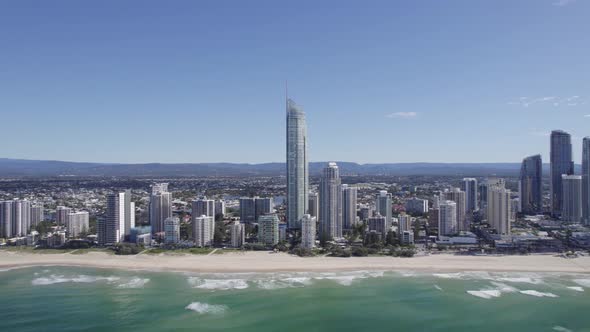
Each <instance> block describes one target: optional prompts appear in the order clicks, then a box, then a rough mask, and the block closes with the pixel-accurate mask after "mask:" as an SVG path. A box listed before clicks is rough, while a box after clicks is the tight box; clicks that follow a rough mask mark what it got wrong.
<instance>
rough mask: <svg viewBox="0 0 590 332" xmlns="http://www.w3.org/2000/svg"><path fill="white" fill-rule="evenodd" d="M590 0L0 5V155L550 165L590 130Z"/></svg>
mask: <svg viewBox="0 0 590 332" xmlns="http://www.w3.org/2000/svg"><path fill="white" fill-rule="evenodd" d="M589 17H590V1H588V0H577V1H573V0H518V1H516V0H478V1H473V0H448V1H432V0H431V1H426V0H412V1H409V0H404V1H397V0H383V1H381V0H370V1H347V0H337V1H334V0H323V1H315V0H299V1H279V0H268V1H259V0H252V1H238V0H235V1H229V0H212V1H207V0H199V1H188V0H187V1H179V0H171V1H151V0H141V1H139V0H135V1H133V0H127V1H120V0H101V1H77V0H57V1H40V0H37V1H30V0H4V1H1V2H0V128H1V129H0V157H4V158H24V159H48V160H68V161H93V162H121V163H144V162H162V163H193V162H239V163H260V162H281V161H284V159H285V93H286V92H285V82H288V83H287V84H288V94H289V97H290V98H292V99H294V100H295V101H296V102H297V103H298V104H299V105H301V106H302V107H303V109H304V110H305V112H306V115H307V124H308V141H309V159H310V160H312V161H328V160H337V161H351V162H359V163H385V162H386V163H396V162H520V161H521V160H522V158H523V157H525V156H528V155H532V154H537V153H540V154H542V156H543V161H544V162H548V161H549V154H548V152H549V136H548V135H549V132H550V131H551V130H552V129H562V130H565V131H567V132H569V133H571V134H572V136H573V143H574V145H573V146H574V159H575V162H576V163H579V162H580V159H581V140H582V137H584V136H590V34H589V32H590V19H589Z"/></svg>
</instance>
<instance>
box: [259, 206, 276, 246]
mask: <svg viewBox="0 0 590 332" xmlns="http://www.w3.org/2000/svg"><path fill="white" fill-rule="evenodd" d="M258 242H260V243H263V244H265V245H269V246H274V245H275V244H277V243H279V217H278V216H277V215H276V214H267V215H263V216H260V218H258Z"/></svg>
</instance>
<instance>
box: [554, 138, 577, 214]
mask: <svg viewBox="0 0 590 332" xmlns="http://www.w3.org/2000/svg"><path fill="white" fill-rule="evenodd" d="M550 153H551V159H550V166H551V180H550V185H551V214H552V215H553V216H556V217H557V216H559V215H560V214H561V211H562V208H561V203H562V202H563V195H562V190H563V185H562V182H561V180H562V177H561V176H562V175H564V174H565V175H572V174H574V162H573V160H572V142H571V136H570V134H568V133H566V132H565V131H562V130H554V131H552V132H551V152H550Z"/></svg>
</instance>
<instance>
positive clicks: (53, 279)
mask: <svg viewBox="0 0 590 332" xmlns="http://www.w3.org/2000/svg"><path fill="white" fill-rule="evenodd" d="M119 279H120V278H119V277H113V276H111V277H96V276H88V275H82V274H81V275H78V276H75V277H66V276H63V275H55V274H52V275H50V276H48V277H39V278H35V279H33V281H32V282H31V283H32V284H33V285H34V286H46V285H53V284H62V283H94V282H98V281H106V282H109V283H112V282H114V281H117V280H119Z"/></svg>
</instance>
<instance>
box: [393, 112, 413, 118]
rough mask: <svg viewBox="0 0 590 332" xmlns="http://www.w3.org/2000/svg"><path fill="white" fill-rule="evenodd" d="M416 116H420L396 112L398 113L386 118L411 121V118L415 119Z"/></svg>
mask: <svg viewBox="0 0 590 332" xmlns="http://www.w3.org/2000/svg"><path fill="white" fill-rule="evenodd" d="M416 116H418V113H416V112H396V113H391V114H387V115H386V117H388V118H402V119H411V118H415V117H416Z"/></svg>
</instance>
